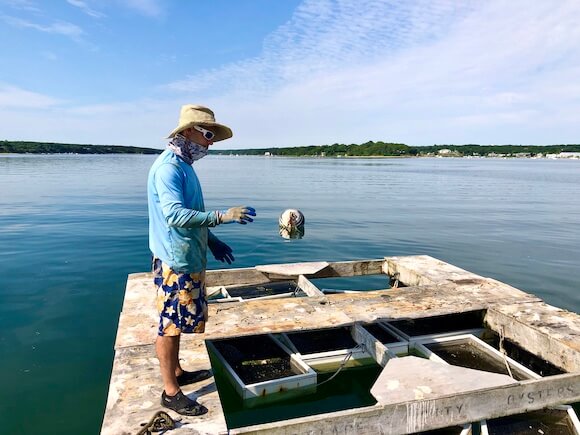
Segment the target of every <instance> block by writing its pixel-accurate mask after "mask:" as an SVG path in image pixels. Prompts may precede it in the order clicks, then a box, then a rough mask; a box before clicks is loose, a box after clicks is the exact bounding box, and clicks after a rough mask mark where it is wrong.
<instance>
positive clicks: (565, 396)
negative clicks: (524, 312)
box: [230, 374, 580, 435]
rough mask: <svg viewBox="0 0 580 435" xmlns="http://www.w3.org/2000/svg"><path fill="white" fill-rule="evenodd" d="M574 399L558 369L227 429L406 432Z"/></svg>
mask: <svg viewBox="0 0 580 435" xmlns="http://www.w3.org/2000/svg"><path fill="white" fill-rule="evenodd" d="M578 400H580V374H567V375H558V376H554V377H551V378H549V379H540V380H533V381H525V382H520V383H516V384H511V385H506V386H501V387H498V388H488V389H484V390H479V391H477V392H468V393H458V394H453V395H450V396H445V397H440V398H438V399H427V400H426V399H423V400H413V401H408V402H404V403H397V404H392V405H386V406H384V407H383V406H380V405H378V404H377V405H375V406H374V407H367V408H361V409H356V410H347V411H340V412H333V413H328V414H323V415H315V416H310V417H303V418H296V419H292V420H285V421H284V422H283V424H281V423H280V422H276V423H270V424H264V425H257V426H252V427H247V428H240V429H235V430H231V431H230V434H232V435H233V434H269V435H282V434H283V435H290V434H294V435H302V434H304V435H307V434H308V435H310V434H317V435H318V434H320V435H326V434H329V435H330V434H337V433H341V434H353V435H355V434H356V435H375V434H389V435H391V434H392V435H398V434H410V433H416V432H420V431H425V430H430V429H437V428H443V427H449V426H455V425H459V424H464V423H470V422H473V421H479V420H483V419H485V418H486V417H488V418H497V417H503V416H506V415H513V414H519V413H522V412H525V411H532V410H536V409H543V408H545V407H547V406H553V405H557V404H563V403H572V402H575V401H578Z"/></svg>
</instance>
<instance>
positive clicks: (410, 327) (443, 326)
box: [387, 310, 485, 337]
mask: <svg viewBox="0 0 580 435" xmlns="http://www.w3.org/2000/svg"><path fill="white" fill-rule="evenodd" d="M484 316H485V310H476V311H466V312H461V313H452V314H445V315H441V316H432V317H421V318H417V319H402V320H395V321H389V322H387V325H389V326H392V327H394V328H395V330H396V331H397V332H399V333H401V335H403V336H407V337H417V336H423V335H434V334H448V333H460V332H462V331H469V330H473V329H483V328H484V322H483V319H484Z"/></svg>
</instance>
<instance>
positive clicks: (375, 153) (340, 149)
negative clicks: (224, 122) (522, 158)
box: [210, 141, 580, 157]
mask: <svg viewBox="0 0 580 435" xmlns="http://www.w3.org/2000/svg"><path fill="white" fill-rule="evenodd" d="M443 149H448V150H450V151H452V154H451V155H454V156H474V155H478V156H488V155H494V154H495V155H497V154H501V155H505V156H507V157H514V156H516V155H518V154H522V153H524V154H529V155H530V156H535V155H537V154H540V153H541V154H558V153H561V152H580V145H577V144H576V145H475V144H469V145H432V146H414V147H410V146H408V145H405V144H402V143H390V142H373V141H369V142H365V143H363V144H350V145H345V144H338V143H334V144H332V145H310V146H300V147H286V148H253V149H245V150H210V153H211V154H222V155H223V154H239V155H254V156H263V155H264V154H266V153H270V154H271V155H274V156H284V157H414V156H429V155H438V153H439V151H440V150H443Z"/></svg>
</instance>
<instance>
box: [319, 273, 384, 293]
mask: <svg viewBox="0 0 580 435" xmlns="http://www.w3.org/2000/svg"><path fill="white" fill-rule="evenodd" d="M310 281H311V282H312V283H313V284H314V285H315V286H316V287H318V288H319V289H320V290H322V292H323V293H327V294H333V293H350V292H362V291H372V290H385V289H388V288H391V285H390V277H389V275H386V274H373V275H357V276H341V277H332V278H316V279H313V278H310Z"/></svg>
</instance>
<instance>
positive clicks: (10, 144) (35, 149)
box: [0, 141, 163, 155]
mask: <svg viewBox="0 0 580 435" xmlns="http://www.w3.org/2000/svg"><path fill="white" fill-rule="evenodd" d="M162 152H163V150H160V149H157V148H144V147H130V146H122V145H84V144H63V143H53V142H28V141H26V142H24V141H0V155H1V154H161V153H162Z"/></svg>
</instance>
